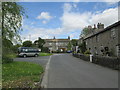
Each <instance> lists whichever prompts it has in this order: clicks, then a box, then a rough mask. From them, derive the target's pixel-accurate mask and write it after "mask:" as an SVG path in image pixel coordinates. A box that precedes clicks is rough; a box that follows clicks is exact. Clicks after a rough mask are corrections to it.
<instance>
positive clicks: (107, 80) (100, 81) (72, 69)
mask: <svg viewBox="0 0 120 90" xmlns="http://www.w3.org/2000/svg"><path fill="white" fill-rule="evenodd" d="M15 60H16V61H30V62H34V63H38V64H41V65H42V66H44V67H45V74H44V77H43V80H42V84H41V85H42V87H45V88H118V71H117V70H112V69H109V68H106V67H102V66H99V65H97V64H93V63H90V62H86V61H84V60H81V59H79V58H76V57H73V56H72V55H71V54H54V55H52V56H44V57H37V58H36V57H30V58H16V59H15Z"/></svg>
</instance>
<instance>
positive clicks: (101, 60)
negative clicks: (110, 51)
mask: <svg viewBox="0 0 120 90" xmlns="http://www.w3.org/2000/svg"><path fill="white" fill-rule="evenodd" d="M73 56H75V57H77V58H80V59H82V60H85V61H90V56H86V55H83V54H78V53H76V54H75V53H73ZM92 63H95V64H99V65H102V66H105V67H109V68H113V69H117V70H118V69H120V66H119V65H120V58H117V57H105V56H93V57H92Z"/></svg>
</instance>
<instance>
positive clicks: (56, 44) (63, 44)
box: [44, 40, 70, 51]
mask: <svg viewBox="0 0 120 90" xmlns="http://www.w3.org/2000/svg"><path fill="white" fill-rule="evenodd" d="M45 42H46V43H45V45H44V47H48V48H49V49H50V50H51V51H57V50H58V49H61V48H62V49H63V48H64V49H65V50H67V46H68V43H69V42H70V40H50V41H47V40H45Z"/></svg>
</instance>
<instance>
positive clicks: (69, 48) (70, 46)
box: [67, 42, 72, 50]
mask: <svg viewBox="0 0 120 90" xmlns="http://www.w3.org/2000/svg"><path fill="white" fill-rule="evenodd" d="M71 48H72V45H71V42H69V43H68V46H67V50H71Z"/></svg>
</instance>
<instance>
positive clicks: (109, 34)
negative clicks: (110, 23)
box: [85, 27, 120, 56]
mask: <svg viewBox="0 0 120 90" xmlns="http://www.w3.org/2000/svg"><path fill="white" fill-rule="evenodd" d="M118 34H119V35H120V31H119V33H118V27H113V28H111V29H109V30H107V31H104V32H102V33H99V34H98V35H95V36H93V37H90V38H88V39H85V41H86V47H87V49H88V50H90V52H91V53H92V54H98V55H102V54H103V53H102V52H101V49H102V48H105V47H108V49H109V51H110V52H112V55H113V56H117V50H116V45H118V42H120V37H119V36H118ZM118 40H119V41H118Z"/></svg>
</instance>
